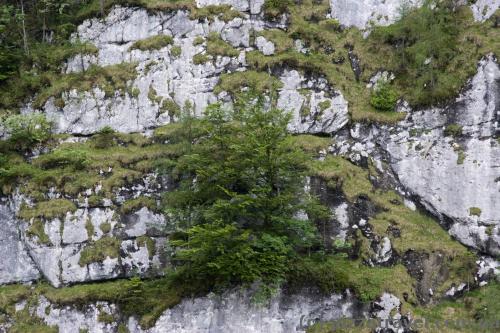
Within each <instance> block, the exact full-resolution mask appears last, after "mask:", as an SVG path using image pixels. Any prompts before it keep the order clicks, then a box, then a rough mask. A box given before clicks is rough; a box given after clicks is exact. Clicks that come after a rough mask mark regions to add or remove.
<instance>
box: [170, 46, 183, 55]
mask: <svg viewBox="0 0 500 333" xmlns="http://www.w3.org/2000/svg"><path fill="white" fill-rule="evenodd" d="M181 53H182V49H181V47H180V46H177V45H176V46H172V48H171V49H170V54H171V55H172V57H174V58H179V57H180V55H181Z"/></svg>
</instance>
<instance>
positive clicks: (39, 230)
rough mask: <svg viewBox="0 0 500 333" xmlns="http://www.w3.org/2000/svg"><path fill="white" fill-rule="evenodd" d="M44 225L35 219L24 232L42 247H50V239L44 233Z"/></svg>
mask: <svg viewBox="0 0 500 333" xmlns="http://www.w3.org/2000/svg"><path fill="white" fill-rule="evenodd" d="M44 227H45V223H43V222H42V220H40V219H35V220H34V222H33V223H32V224H31V225H30V227H29V228H28V230H27V231H26V233H27V235H28V236H30V237H37V240H38V243H39V244H43V245H50V244H51V242H50V238H49V236H48V235H47V234H46V233H45V229H44Z"/></svg>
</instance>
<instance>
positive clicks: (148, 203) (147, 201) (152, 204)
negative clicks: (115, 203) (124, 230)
mask: <svg viewBox="0 0 500 333" xmlns="http://www.w3.org/2000/svg"><path fill="white" fill-rule="evenodd" d="M143 207H147V208H148V209H150V210H152V211H156V210H157V206H156V201H155V199H153V198H150V197H145V196H140V197H137V198H135V199H129V200H127V201H125V202H124V203H123V204H122V208H121V212H122V214H125V215H126V214H131V213H134V212H136V211H138V210H139V209H141V208H143Z"/></svg>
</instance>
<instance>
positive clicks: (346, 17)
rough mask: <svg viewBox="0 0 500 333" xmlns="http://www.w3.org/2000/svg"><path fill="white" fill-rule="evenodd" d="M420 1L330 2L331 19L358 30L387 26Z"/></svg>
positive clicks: (367, 0) (354, 0)
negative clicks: (405, 9) (374, 26)
mask: <svg viewBox="0 0 500 333" xmlns="http://www.w3.org/2000/svg"><path fill="white" fill-rule="evenodd" d="M421 3H422V1H421V0H410V1H403V0H385V1H384V0H353V1H349V0H331V1H330V4H331V8H332V13H331V15H332V17H333V18H336V19H337V20H339V22H340V23H341V24H343V25H345V26H354V27H358V28H360V29H365V28H369V27H370V26H372V25H389V24H391V23H393V22H394V21H395V20H397V18H398V17H399V15H400V12H401V10H402V9H403V8H404V7H405V6H406V7H407V8H410V7H415V6H419V5H421Z"/></svg>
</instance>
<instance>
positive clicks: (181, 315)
mask: <svg viewBox="0 0 500 333" xmlns="http://www.w3.org/2000/svg"><path fill="white" fill-rule="evenodd" d="M250 296H251V295H250V294H249V293H248V292H247V291H238V290H236V291H231V292H226V293H224V294H223V295H214V294H211V295H208V296H206V297H201V298H195V299H186V300H184V301H183V302H182V303H180V304H179V305H177V306H175V307H173V308H172V309H169V310H166V311H165V312H164V313H163V314H162V316H161V317H160V318H159V319H158V321H157V322H156V324H155V326H154V327H152V328H150V329H147V330H144V329H142V328H141V327H140V326H139V324H138V323H137V321H136V320H135V319H134V318H133V317H131V318H129V319H128V320H126V321H125V324H126V327H127V328H128V331H129V332H131V333H160V332H161V333H163V332H169V333H215V332H216V333H232V332H241V333H261V332H268V333H296V332H297V333H298V332H305V329H306V328H307V327H308V326H310V325H312V324H314V323H315V322H317V321H318V320H323V321H327V320H335V319H340V318H350V317H356V318H362V317H365V316H367V309H366V307H363V306H362V305H361V304H359V303H358V302H357V301H356V300H355V299H354V298H353V297H352V296H351V295H350V294H348V293H347V294H346V295H337V294H333V295H331V296H328V297H325V296H319V295H316V294H314V293H311V292H307V291H304V292H301V293H298V294H294V295H285V294H280V295H278V296H276V297H274V298H272V299H271V300H270V301H269V304H266V305H256V304H254V303H252V301H251V297H250ZM396 300H397V298H396ZM35 313H36V315H37V316H38V317H40V318H42V319H43V320H44V322H45V323H46V324H48V325H56V326H58V327H59V331H60V332H63V333H70V332H78V331H79V330H84V329H87V330H88V332H89V333H94V332H116V329H117V326H118V324H117V323H108V324H106V323H103V322H100V321H99V320H98V318H99V315H100V314H101V313H106V314H108V315H115V316H118V315H119V312H118V309H117V307H116V306H114V305H113V304H108V303H105V302H98V303H95V304H90V305H88V306H87V307H85V308H83V309H82V308H77V307H63V308H60V307H58V306H56V305H54V304H51V303H50V302H49V301H48V300H47V299H45V298H41V300H40V301H39V304H38V306H37V307H36V310H35Z"/></svg>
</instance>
